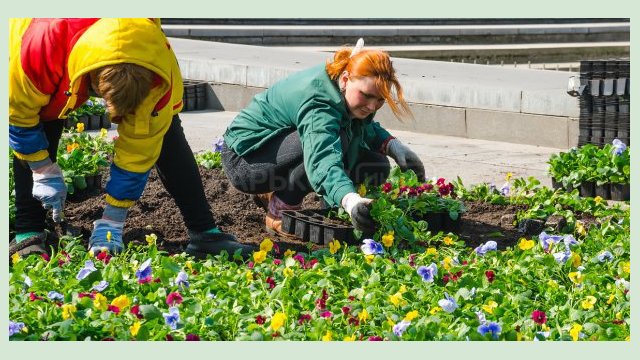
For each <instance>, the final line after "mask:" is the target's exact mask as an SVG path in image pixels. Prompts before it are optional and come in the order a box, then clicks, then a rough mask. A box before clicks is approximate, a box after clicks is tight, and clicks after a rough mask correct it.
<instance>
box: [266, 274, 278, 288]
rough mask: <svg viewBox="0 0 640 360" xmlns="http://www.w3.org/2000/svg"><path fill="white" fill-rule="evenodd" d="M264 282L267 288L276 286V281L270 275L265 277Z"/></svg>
mask: <svg viewBox="0 0 640 360" xmlns="http://www.w3.org/2000/svg"><path fill="white" fill-rule="evenodd" d="M265 282H266V283H267V284H269V289H273V288H274V287H276V282H275V281H274V280H273V279H272V278H271V276H269V277H267V280H265Z"/></svg>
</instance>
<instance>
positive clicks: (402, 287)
mask: <svg viewBox="0 0 640 360" xmlns="http://www.w3.org/2000/svg"><path fill="white" fill-rule="evenodd" d="M398 291H400V292H401V293H403V294H404V293H406V292H407V287H406V286H404V284H403V285H400V289H398Z"/></svg>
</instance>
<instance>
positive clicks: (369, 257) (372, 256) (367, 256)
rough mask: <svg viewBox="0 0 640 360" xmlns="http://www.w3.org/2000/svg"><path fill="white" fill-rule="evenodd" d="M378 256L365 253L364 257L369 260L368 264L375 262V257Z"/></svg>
mask: <svg viewBox="0 0 640 360" xmlns="http://www.w3.org/2000/svg"><path fill="white" fill-rule="evenodd" d="M375 258H376V256H375V255H365V256H364V259H365V260H366V261H367V264H371V263H372V262H373V259H375Z"/></svg>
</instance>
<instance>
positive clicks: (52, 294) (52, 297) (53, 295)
mask: <svg viewBox="0 0 640 360" xmlns="http://www.w3.org/2000/svg"><path fill="white" fill-rule="evenodd" d="M47 297H48V298H49V299H50V300H61V301H62V300H64V295H62V294H60V293H59V292H57V291H53V290H52V291H49V292H48V293H47Z"/></svg>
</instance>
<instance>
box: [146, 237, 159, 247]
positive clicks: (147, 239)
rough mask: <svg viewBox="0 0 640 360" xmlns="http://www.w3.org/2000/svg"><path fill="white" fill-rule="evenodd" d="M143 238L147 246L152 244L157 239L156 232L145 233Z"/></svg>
mask: <svg viewBox="0 0 640 360" xmlns="http://www.w3.org/2000/svg"><path fill="white" fill-rule="evenodd" d="M144 240H145V241H146V242H147V244H148V245H149V246H151V245H154V244H155V243H156V241H157V240H158V235H156V234H149V235H145V236H144Z"/></svg>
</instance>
